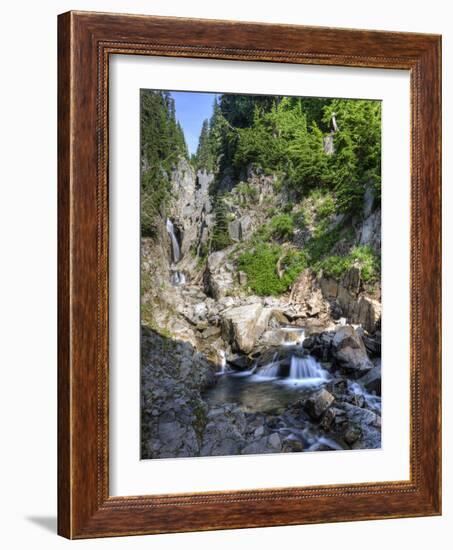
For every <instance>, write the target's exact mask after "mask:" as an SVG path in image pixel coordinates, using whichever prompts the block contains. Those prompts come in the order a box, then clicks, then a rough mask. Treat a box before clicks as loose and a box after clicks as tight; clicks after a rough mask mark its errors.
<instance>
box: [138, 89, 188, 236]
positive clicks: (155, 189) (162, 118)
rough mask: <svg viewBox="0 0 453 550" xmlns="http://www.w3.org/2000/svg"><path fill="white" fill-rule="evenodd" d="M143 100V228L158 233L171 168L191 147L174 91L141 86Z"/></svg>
mask: <svg viewBox="0 0 453 550" xmlns="http://www.w3.org/2000/svg"><path fill="white" fill-rule="evenodd" d="M140 100H141V101H140V107H141V109H140V129H141V140H140V144H141V151H140V154H141V200H142V204H141V231H142V235H144V236H154V235H155V229H156V218H157V216H159V215H162V209H163V208H164V206H165V203H166V201H167V200H168V197H169V193H170V174H171V170H172V169H173V168H174V167H175V166H176V164H177V162H178V160H179V159H180V158H181V157H184V158H188V151H187V145H186V143H185V140H184V133H183V131H182V128H181V126H180V125H179V123H178V122H177V121H176V112H175V102H174V99H173V98H172V97H171V95H170V93H169V92H160V91H152V90H141V94H140Z"/></svg>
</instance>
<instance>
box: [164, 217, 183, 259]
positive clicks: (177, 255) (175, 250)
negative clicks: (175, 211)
mask: <svg viewBox="0 0 453 550" xmlns="http://www.w3.org/2000/svg"><path fill="white" fill-rule="evenodd" d="M167 233H168V234H169V235H170V239H171V252H172V258H173V262H174V263H175V264H177V263H178V262H179V260H180V259H181V249H180V248H179V243H178V239H177V238H176V235H175V228H174V226H173V223H172V221H171V220H170V219H169V218H167Z"/></svg>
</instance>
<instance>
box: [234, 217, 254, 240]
mask: <svg viewBox="0 0 453 550" xmlns="http://www.w3.org/2000/svg"><path fill="white" fill-rule="evenodd" d="M252 230H253V227H252V218H251V217H250V216H249V215H245V216H243V217H242V218H239V219H237V220H234V221H232V222H230V223H229V224H228V233H229V235H230V238H231V239H232V240H233V241H243V240H247V239H248V237H249V236H250V235H251V233H252Z"/></svg>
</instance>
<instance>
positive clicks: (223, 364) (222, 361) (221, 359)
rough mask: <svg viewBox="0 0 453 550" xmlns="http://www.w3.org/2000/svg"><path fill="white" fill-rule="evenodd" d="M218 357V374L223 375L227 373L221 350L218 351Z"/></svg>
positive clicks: (224, 356)
mask: <svg viewBox="0 0 453 550" xmlns="http://www.w3.org/2000/svg"><path fill="white" fill-rule="evenodd" d="M219 357H220V374H225V373H226V371H227V362H226V355H225V352H224V351H223V349H221V350H220V351H219Z"/></svg>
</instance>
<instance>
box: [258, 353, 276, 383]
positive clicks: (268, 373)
mask: <svg viewBox="0 0 453 550" xmlns="http://www.w3.org/2000/svg"><path fill="white" fill-rule="evenodd" d="M277 357H278V353H275V354H274V357H273V358H272V361H271V362H270V363H268V364H267V365H265V366H264V367H262V368H260V369H259V371H258V374H257V377H258V378H263V379H265V380H269V379H271V380H272V379H274V378H278V376H279V371H280V361H277ZM254 370H256V369H254Z"/></svg>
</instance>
